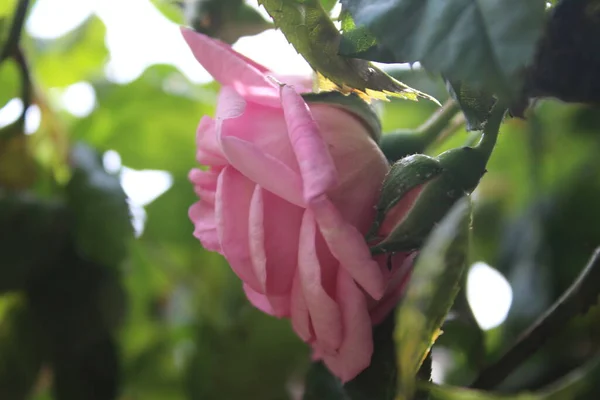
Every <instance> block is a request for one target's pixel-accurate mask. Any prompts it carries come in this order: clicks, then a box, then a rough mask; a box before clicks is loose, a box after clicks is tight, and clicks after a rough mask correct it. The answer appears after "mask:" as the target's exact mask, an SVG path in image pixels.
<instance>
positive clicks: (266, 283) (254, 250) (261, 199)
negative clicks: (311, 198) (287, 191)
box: [249, 186, 303, 296]
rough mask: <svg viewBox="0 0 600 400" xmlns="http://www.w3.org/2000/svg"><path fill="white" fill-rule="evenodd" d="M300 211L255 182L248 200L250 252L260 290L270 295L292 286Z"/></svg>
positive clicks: (286, 290)
mask: <svg viewBox="0 0 600 400" xmlns="http://www.w3.org/2000/svg"><path fill="white" fill-rule="evenodd" d="M302 214H303V209H301V208H300V207H296V206H294V205H292V204H290V203H288V202H287V201H285V200H283V199H281V198H280V197H278V196H275V195H274V194H273V193H271V192H269V191H267V190H264V189H262V188H260V187H259V186H256V189H255V190H254V194H253V196H252V202H251V204H250V224H249V237H250V254H251V255H252V264H253V267H254V272H255V274H256V276H257V278H258V279H259V282H260V283H261V285H262V288H263V293H265V294H267V295H269V296H271V295H283V294H286V293H289V292H290V290H291V289H292V281H293V279H294V275H295V273H296V265H297V260H298V240H299V235H300V233H299V230H300V224H301V222H302Z"/></svg>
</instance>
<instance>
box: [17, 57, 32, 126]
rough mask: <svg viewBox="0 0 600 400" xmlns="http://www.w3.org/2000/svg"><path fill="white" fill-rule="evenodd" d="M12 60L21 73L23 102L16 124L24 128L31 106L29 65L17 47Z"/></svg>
mask: <svg viewBox="0 0 600 400" xmlns="http://www.w3.org/2000/svg"><path fill="white" fill-rule="evenodd" d="M13 58H14V60H15V62H16V63H17V65H18V67H19V71H20V72H21V101H22V102H23V112H21V115H20V116H19V119H18V121H17V123H18V124H19V126H20V127H21V128H24V126H25V115H26V113H27V110H28V109H29V106H30V105H31V74H30V72H29V65H28V64H27V60H26V59H25V55H24V54H23V50H21V48H20V47H18V46H17V48H16V50H15V52H14V53H13Z"/></svg>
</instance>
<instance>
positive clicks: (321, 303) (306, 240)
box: [298, 210, 342, 354]
mask: <svg viewBox="0 0 600 400" xmlns="http://www.w3.org/2000/svg"><path fill="white" fill-rule="evenodd" d="M316 228H317V227H316V222H315V219H314V216H313V214H312V212H311V211H310V210H306V211H305V212H304V217H303V218H302V226H301V228H300V245H299V252H298V271H299V273H300V283H301V285H302V292H303V294H304V299H305V301H306V305H307V307H308V311H309V313H310V320H311V322H312V326H313V329H314V331H315V336H316V341H315V342H316V343H317V345H318V347H319V348H320V349H321V350H323V351H324V352H326V353H334V354H335V353H336V351H337V348H338V347H339V346H340V344H341V342H342V320H341V314H340V309H339V307H338V305H337V303H336V302H335V301H334V300H333V299H332V298H331V297H330V296H329V294H328V293H327V290H325V288H324V287H323V282H322V280H321V269H324V268H338V267H337V265H322V264H321V261H320V260H319V258H318V256H317V249H316V246H315V239H316V234H317V229H316Z"/></svg>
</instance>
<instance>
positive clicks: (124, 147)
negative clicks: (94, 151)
mask: <svg viewBox="0 0 600 400" xmlns="http://www.w3.org/2000/svg"><path fill="white" fill-rule="evenodd" d="M170 81H173V86H174V87H180V86H183V87H184V88H188V87H189V86H190V83H189V82H188V81H187V80H185V78H183V76H182V75H181V73H179V72H177V71H176V70H175V69H174V68H173V67H166V66H153V67H150V68H149V69H148V70H146V72H145V73H144V74H143V75H142V76H141V77H140V78H138V79H137V80H135V81H133V82H131V83H129V84H127V85H113V84H109V83H102V84H98V85H97V86H96V92H97V101H98V108H97V109H96V111H94V112H93V113H91V114H90V115H89V116H88V117H86V118H84V119H82V120H80V121H78V122H77V123H76V125H75V126H74V127H73V131H74V132H75V133H76V135H77V137H79V138H81V139H84V140H85V141H87V142H89V143H91V144H92V145H94V146H95V147H97V148H99V149H102V150H109V149H113V150H116V151H117V152H118V153H119V154H120V155H121V159H122V160H123V164H124V165H126V166H129V167H132V168H135V169H163V170H167V171H169V172H173V173H175V174H181V175H183V174H187V173H188V172H189V170H190V169H191V168H192V167H194V166H196V165H197V163H196V161H195V150H194V148H195V136H196V133H195V132H196V127H197V126H198V122H199V121H200V118H201V117H202V116H203V115H211V114H212V112H213V110H214V106H213V105H212V104H213V98H212V96H213V95H214V92H212V90H204V91H203V92H202V94H201V96H202V99H203V100H204V102H200V101H198V100H196V99H195V98H194V97H192V94H190V93H187V92H184V93H179V94H174V93H167V92H165V91H164V90H163V86H167V85H168V83H169V82H170ZM188 90H189V89H188ZM209 104H210V105H209Z"/></svg>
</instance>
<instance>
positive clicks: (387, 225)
mask: <svg viewBox="0 0 600 400" xmlns="http://www.w3.org/2000/svg"><path fill="white" fill-rule="evenodd" d="M424 188H425V185H419V186H417V187H415V188H414V189H411V190H410V191H409V192H408V193H406V194H405V195H404V197H402V199H400V201H399V202H398V203H396V205H394V207H392V209H391V210H389V211H388V212H387V213H386V215H385V218H384V220H383V222H382V223H381V226H380V227H379V230H378V232H377V236H378V237H381V238H385V237H387V236H388V235H389V234H390V233H392V232H393V231H394V229H395V228H396V227H397V226H398V225H399V224H400V223H401V222H402V221H403V220H404V219H405V218H406V215H407V213H408V211H410V209H411V208H412V206H413V205H414V204H415V202H416V201H417V199H418V198H419V195H420V194H421V192H422V191H423V189H424Z"/></svg>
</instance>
